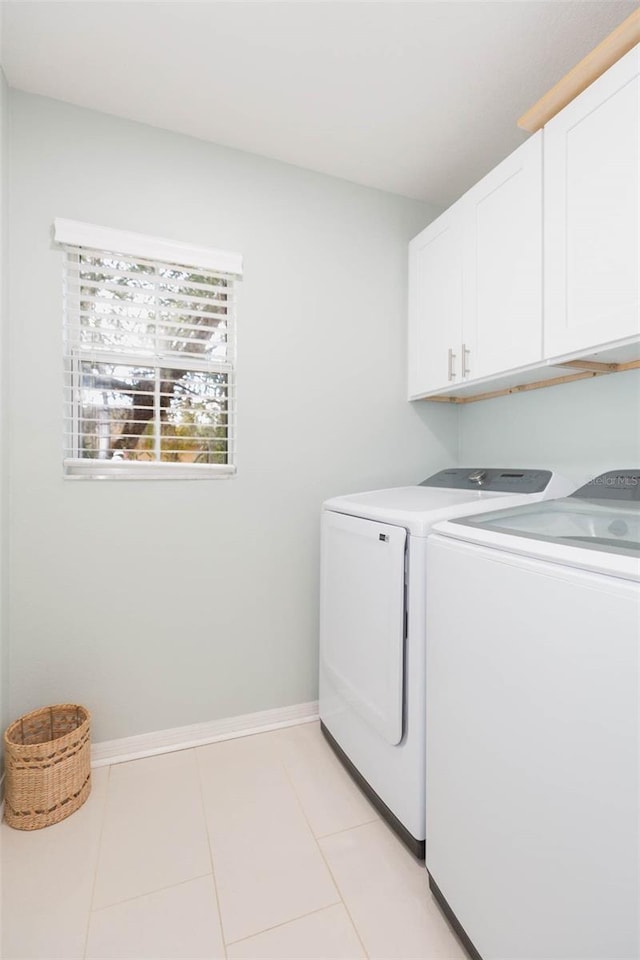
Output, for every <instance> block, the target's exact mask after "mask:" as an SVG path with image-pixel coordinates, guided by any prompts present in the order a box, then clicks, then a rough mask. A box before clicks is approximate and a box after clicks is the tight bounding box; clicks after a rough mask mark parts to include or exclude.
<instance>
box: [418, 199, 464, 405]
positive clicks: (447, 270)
mask: <svg viewBox="0 0 640 960" xmlns="http://www.w3.org/2000/svg"><path fill="white" fill-rule="evenodd" d="M461 340H462V223H461V216H460V209H459V207H458V205H457V204H456V205H455V206H453V207H451V209H449V210H447V212H446V213H444V214H442V216H441V217H438V219H437V220H434V222H433V223H432V224H430V225H429V226H428V227H427V228H426V230H423V231H422V233H420V234H418V236H417V237H415V238H414V239H413V240H412V241H411V243H410V244H409V343H408V349H409V399H410V400H411V399H415V398H416V397H420V396H424V394H425V393H428V392H429V391H430V390H438V389H440V388H441V387H446V386H447V384H448V383H451V382H453V381H454V380H457V379H459V377H460V355H459V354H460V344H461Z"/></svg>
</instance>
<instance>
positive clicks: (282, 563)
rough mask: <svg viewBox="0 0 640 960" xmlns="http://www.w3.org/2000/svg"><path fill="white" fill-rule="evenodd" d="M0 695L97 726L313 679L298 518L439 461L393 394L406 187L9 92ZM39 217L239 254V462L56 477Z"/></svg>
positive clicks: (412, 209) (312, 599) (301, 690)
mask: <svg viewBox="0 0 640 960" xmlns="http://www.w3.org/2000/svg"><path fill="white" fill-rule="evenodd" d="M11 122H12V137H11V171H12V181H11V187H12V189H11V251H10V274H11V280H12V283H11V290H10V297H11V311H10V317H11V339H10V361H11V381H10V392H11V404H10V421H11V423H10V425H11V431H10V434H11V436H10V451H9V457H10V463H11V496H12V509H11V530H12V553H11V578H12V591H11V599H12V603H11V638H12V652H11V657H12V664H11V668H12V682H11V709H12V712H13V714H18V713H21V712H22V711H24V710H27V709H31V708H33V707H35V706H37V705H39V704H43V703H48V702H55V701H65V700H70V701H74V700H80V701H82V702H84V703H86V704H87V705H88V706H89V707H90V708H91V709H92V710H93V712H94V717H95V731H94V732H95V737H96V739H98V740H101V739H110V738H115V737H121V736H128V735H132V734H136V733H142V732H146V731H150V730H157V729H162V728H166V727H173V726H179V725H182V724H189V723H196V722H199V721H205V720H210V719H215V718H218V717H226V716H233V715H234V714H242V713H246V712H252V711H257V710H263V709H268V708H271V707H277V706H284V705H287V704H292V703H298V702H304V701H308V700H313V699H315V697H316V694H317V690H316V659H317V568H318V513H319V506H320V503H321V501H322V500H323V499H324V498H326V497H328V496H330V495H332V494H338V493H342V492H347V491H352V490H358V489H367V488H373V487H377V486H385V485H393V484H402V483H411V482H414V481H418V480H420V479H422V478H423V477H424V476H426V475H427V474H429V473H430V472H432V471H434V470H436V469H439V468H441V467H444V466H447V465H449V464H451V463H453V462H455V458H456V453H457V411H456V410H453V409H450V408H447V407H442V406H439V405H435V404H433V405H427V404H423V405H410V404H408V403H407V402H406V400H405V360H404V357H405V349H406V345H405V312H406V303H405V290H406V244H407V241H408V239H409V238H410V237H411V236H413V235H414V234H415V233H417V232H418V230H420V229H421V228H422V227H424V226H425V225H426V224H427V223H428V222H429V221H430V220H431V219H432V211H431V210H430V209H429V208H428V207H427V206H425V205H424V204H420V203H416V202H414V201H408V200H403V199H401V198H399V197H394V196H391V195H387V194H384V193H380V192H377V191H374V190H369V189H365V188H362V187H358V186H355V185H353V184H350V183H347V182H345V181H340V180H336V179H332V178H329V177H325V176H321V175H318V174H313V173H310V172H307V171H303V170H300V169H297V168H295V167H291V166H287V165H284V164H280V163H276V162H272V161H267V160H263V159H260V158H258V157H254V156H251V155H249V154H244V153H240V152H236V151H232V150H227V149H224V148H220V147H216V146H213V145H211V144H207V143H204V142H201V141H198V140H195V139H190V138H187V137H183V136H179V135H174V134H170V133H167V132H163V131H161V130H157V129H153V128H151V127H145V126H142V125H138V124H135V123H132V122H128V121H124V120H120V119H115V118H112V117H109V116H106V115H101V114H98V113H95V112H91V111H86V110H82V109H79V108H76V107H72V106H68V105H65V104H62V103H59V102H56V101H51V100H47V99H44V98H39V97H35V96H32V95H29V94H24V93H18V92H14V91H12V92H11ZM54 217H69V218H72V219H78V220H85V221H89V222H93V223H98V224H102V225H106V226H113V227H120V228H122V229H129V230H135V231H139V232H143V233H150V234H156V235H159V236H167V237H173V238H176V239H178V240H186V241H188V242H192V243H196V244H207V245H211V246H214V247H219V248H222V249H229V250H237V251H240V252H241V253H243V254H244V258H245V269H246V278H245V281H244V283H243V287H242V291H241V296H240V302H239V364H238V390H239V441H238V443H239V452H238V476H237V478H235V479H233V480H229V481H190V482H189V481H183V482H177V481H156V482H149V481H145V482H113V481H111V482H102V483H101V482H86V481H84V482H83V481H80V482H78V481H64V480H63V479H62V471H61V447H62V402H61V400H62V394H61V316H62V302H61V271H62V255H61V253H60V251H59V250H57V249H56V248H55V247H54V246H53V244H52V243H51V240H50V231H51V225H52V222H53V219H54Z"/></svg>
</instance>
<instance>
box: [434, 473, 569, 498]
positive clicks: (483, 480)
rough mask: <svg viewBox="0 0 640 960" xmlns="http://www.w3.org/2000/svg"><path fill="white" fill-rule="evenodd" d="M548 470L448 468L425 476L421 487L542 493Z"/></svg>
mask: <svg viewBox="0 0 640 960" xmlns="http://www.w3.org/2000/svg"><path fill="white" fill-rule="evenodd" d="M551 476H552V473H551V470H513V469H504V470H499V469H496V468H494V467H450V468H449V469H447V470H440V471H439V472H438V473H434V474H433V476H432V477H427V479H426V480H423V481H422V483H421V484H420V486H421V487H447V488H448V489H449V490H491V491H493V492H494V493H542V491H543V490H546V488H547V486H548V484H549V481H550V480H551Z"/></svg>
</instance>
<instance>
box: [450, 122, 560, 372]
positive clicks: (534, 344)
mask: <svg viewBox="0 0 640 960" xmlns="http://www.w3.org/2000/svg"><path fill="white" fill-rule="evenodd" d="M464 203H465V256H464V277H465V297H464V302H465V318H464V326H463V333H464V344H463V346H462V347H461V350H462V351H463V353H464V356H463V361H464V376H465V378H467V379H476V378H477V377H487V376H490V375H491V374H494V373H501V372H504V371H506V370H512V369H514V368H515V367H522V366H525V365H526V364H528V363H535V362H536V361H539V360H541V359H542V132H539V133H537V134H536V135H535V136H533V137H531V139H530V140H528V141H527V142H526V143H524V144H523V145H522V146H521V147H519V148H518V149H517V150H516V151H515V152H514V153H512V154H511V155H510V156H509V157H507V159H506V160H503V162H502V163H500V164H499V165H498V166H497V167H496V168H495V169H494V170H492V171H491V173H489V174H488V175H487V176H486V177H484V179H482V180H481V181H480V183H478V184H477V185H476V186H475V187H473V188H472V189H471V190H470V191H469V193H468V194H466V196H465V198H464Z"/></svg>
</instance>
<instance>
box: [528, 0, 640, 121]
mask: <svg viewBox="0 0 640 960" xmlns="http://www.w3.org/2000/svg"><path fill="white" fill-rule="evenodd" d="M638 43H640V8H638V10H634V12H633V13H632V14H631V15H630V16H629V17H627V19H626V20H623V21H622V23H621V24H620V25H619V26H618V27H616V29H615V30H614V31H613V32H612V33H610V34H609V36H608V37H605V38H604V40H603V41H602V42H601V43H599V44H598V46H597V47H594V49H593V50H591V52H590V53H588V54H587V55H586V57H584V58H583V59H582V60H581V61H580V62H579V63H577V64H576V65H575V67H573V69H572V70H570V71H569V73H567V74H565V76H564V77H563V78H562V80H559V81H558V83H556V85H555V86H554V87H552V88H551V90H549V91H548V92H547V93H545V95H544V96H543V97H541V99H540V100H538V102H537V103H535V104H534V105H533V106H532V107H530V109H529V110H527V112H526V113H523V114H522V116H521V117H520V119H519V120H518V126H519V127H520V128H521V129H522V130H526V131H528V133H535V132H536V130H540V128H541V127H544V125H545V123H548V122H549V120H551V119H552V117H555V115H556V114H557V113H559V112H560V110H562V109H563V108H564V107H566V106H567V104H568V103H571V101H572V100H575V98H576V97H577V96H578V94H580V93H582V91H583V90H586V88H587V87H588V86H589V85H590V84H592V83H593V82H594V80H597V79H598V77H600V76H602V74H603V73H604V72H605V70H608V69H609V67H611V66H613V64H614V63H616V62H617V61H618V60H620V59H621V57H623V56H624V55H625V54H626V53H628V52H629V51H630V50H632V49H633V47H635V46H636V44H638Z"/></svg>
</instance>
